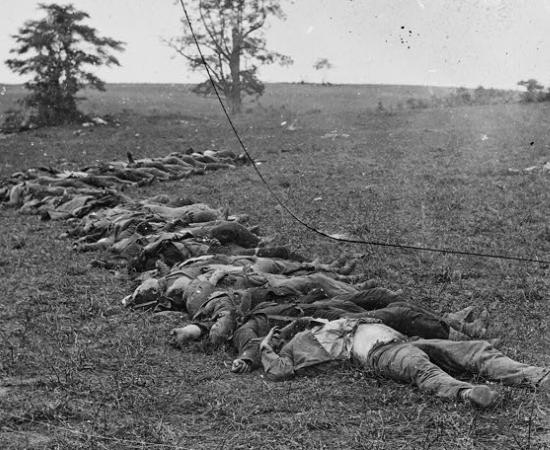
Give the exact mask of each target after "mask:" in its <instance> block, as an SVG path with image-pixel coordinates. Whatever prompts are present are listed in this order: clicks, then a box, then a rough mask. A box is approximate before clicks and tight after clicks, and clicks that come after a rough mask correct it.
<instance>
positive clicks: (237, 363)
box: [231, 358, 250, 373]
mask: <svg viewBox="0 0 550 450" xmlns="http://www.w3.org/2000/svg"><path fill="white" fill-rule="evenodd" d="M231 372H234V373H247V372H250V364H249V363H248V361H245V360H244V359H240V358H237V359H235V360H234V361H233V364H232V365H231Z"/></svg>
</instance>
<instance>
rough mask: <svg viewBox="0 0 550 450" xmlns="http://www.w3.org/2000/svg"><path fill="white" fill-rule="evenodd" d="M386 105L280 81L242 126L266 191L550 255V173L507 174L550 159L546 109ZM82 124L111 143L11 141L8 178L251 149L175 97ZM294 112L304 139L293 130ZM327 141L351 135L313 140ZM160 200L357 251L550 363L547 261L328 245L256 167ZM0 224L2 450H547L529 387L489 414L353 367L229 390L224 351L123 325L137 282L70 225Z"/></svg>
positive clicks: (147, 92) (167, 188)
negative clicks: (67, 235)
mask: <svg viewBox="0 0 550 450" xmlns="http://www.w3.org/2000/svg"><path fill="white" fill-rule="evenodd" d="M384 89H385V90H384ZM384 89H381V88H376V89H375V88H369V87H362V88H355V87H333V88H328V87H316V88H314V87H311V86H306V87H300V86H271V87H268V93H267V94H266V98H265V99H263V100H262V105H250V106H249V108H251V109H250V110H249V111H248V112H247V113H245V114H243V116H242V117H240V118H238V119H237V123H238V126H239V129H240V130H241V132H242V134H243V137H244V139H245V141H246V142H247V143H248V145H249V147H250V150H251V152H252V153H253V154H254V156H256V157H257V158H258V159H259V160H261V161H263V164H262V165H261V166H260V168H261V169H263V170H264V173H265V174H266V177H267V179H268V180H269V181H270V183H272V185H273V186H275V187H276V189H277V190H278V192H279V193H280V194H281V195H282V196H283V198H285V200H286V201H287V202H288V204H289V205H290V206H291V207H292V208H294V209H295V210H296V211H297V212H299V213H300V215H302V216H303V217H305V218H306V219H307V220H309V221H311V222H312V223H314V224H316V225H318V226H319V227H321V228H322V229H325V230H327V231H330V232H348V233H355V234H357V235H363V236H365V237H369V238H370V237H375V238H377V239H380V240H385V239H392V240H393V239H399V240H402V241H404V242H409V243H414V244H417V243H418V244H426V245H442V246H443V245H444V246H449V247H451V246H452V247H458V248H460V249H471V250H474V251H499V252H500V251H505V252H510V253H514V254H518V255H523V256H532V255H533V254H539V255H543V256H545V255H548V254H549V253H550V231H549V228H548V220H547V217H548V215H549V212H550V206H549V205H550V174H544V173H542V172H532V173H520V174H510V173H509V172H508V168H509V167H512V168H524V167H528V166H532V165H535V164H542V163H543V162H545V161H546V160H550V136H549V134H548V130H549V129H550V127H549V125H550V124H549V122H550V119H549V117H550V114H549V113H550V110H549V108H548V106H547V105H493V106H483V107H464V108H453V109H434V110H422V111H404V112H400V113H397V114H393V115H387V114H377V113H375V112H374V111H375V108H376V103H377V101H378V98H379V97H380V96H382V95H385V96H386V97H387V98H395V99H398V98H399V97H400V95H403V94H402V91H399V90H395V89H394V90H392V89H393V88H389V87H386V88H384ZM401 89H405V88H401ZM358 90H361V95H360V96H357V94H356V93H357V91H358ZM354 93H355V94H354ZM8 95H9V92H8ZM14 95H16V93H14ZM353 95H355V97H353ZM405 95H406V96H413V95H415V94H414V93H413V94H409V93H407V94H405ZM419 95H420V94H419ZM356 97H360V98H362V99H363V100H362V101H355V100H354V101H352V100H351V99H352V98H356ZM386 97H384V98H386ZM123 99H125V100H124V101H125V103H124V102H123ZM2 107H4V104H3V105H2ZM85 107H86V108H87V109H88V110H91V111H94V112H97V113H99V114H103V113H110V114H114V115H115V116H117V117H118V120H119V121H120V126H119V127H97V128H94V129H92V130H90V129H83V133H82V134H78V135H77V134H74V131H76V130H77V129H78V127H65V128H52V129H43V130H36V131H32V132H28V133H22V134H20V135H17V136H9V137H5V138H3V139H1V140H0V155H1V157H0V174H1V175H7V174H9V173H11V172H13V171H15V170H17V169H21V168H25V167H28V166H32V165H37V164H54V165H57V164H62V163H66V164H67V165H69V166H71V165H81V164H83V163H86V162H90V161H94V160H95V159H112V158H124V157H125V153H126V151H132V152H133V153H134V154H135V155H163V154H166V153H168V152H170V151H171V150H173V149H181V148H186V147H187V146H193V147H196V148H200V149H204V148H208V147H210V146H212V147H213V148H217V149H219V148H231V149H234V150H238V148H237V146H236V144H235V140H234V139H233V137H232V136H231V134H230V132H229V129H228V127H227V125H226V124H225V123H224V122H223V121H222V120H221V116H220V115H219V112H218V111H217V109H216V106H215V104H214V103H213V101H210V100H202V99H200V98H196V97H193V96H191V95H190V94H188V93H187V91H186V89H185V88H183V87H181V86H178V87H174V88H170V87H159V86H153V87H140V88H136V87H132V86H117V87H115V88H114V89H113V90H112V91H109V92H108V93H107V94H106V96H105V97H102V98H100V97H98V96H96V95H93V96H90V100H89V101H88V102H87V103H86V104H85ZM125 108H126V109H127V111H126V112H124V109H125ZM289 117H290V118H292V120H294V119H296V118H297V122H296V123H297V126H298V127H300V128H299V129H298V130H296V131H293V132H290V131H286V130H285V129H284V128H282V127H281V126H280V122H281V121H282V120H288V118H289ZM333 130H338V132H339V133H346V134H349V137H348V138H335V139H322V138H321V136H323V135H324V134H325V133H327V132H329V131H333ZM531 142H533V143H534V144H533V145H531ZM159 192H169V193H173V194H177V195H186V196H190V197H192V198H195V199H197V200H201V201H205V202H208V203H211V204H212V205H215V206H229V207H230V209H231V210H232V211H235V212H237V211H238V212H243V213H248V214H250V215H251V216H252V218H253V220H254V221H255V222H257V223H259V224H260V225H261V227H262V230H263V232H264V234H271V235H274V236H275V237H276V239H277V240H278V241H279V242H288V243H290V244H291V245H292V246H293V247H295V248H296V249H297V250H299V251H301V252H303V253H306V254H308V255H310V256H314V255H319V256H321V257H322V258H323V259H325V260H330V259H332V258H334V257H337V256H340V255H342V254H352V253H354V254H355V253H359V254H361V255H363V259H362V264H361V265H360V268H359V270H360V271H361V272H363V273H364V274H365V276H366V277H369V278H377V279H379V280H380V282H381V283H382V284H383V285H385V286H388V287H391V288H403V289H404V290H405V291H406V292H408V293H410V294H411V295H412V296H413V297H415V298H417V299H418V301H421V302H423V303H424V304H427V305H430V306H432V307H434V308H435V309H439V310H442V311H449V310H455V309H458V308H461V307H464V306H466V305H469V304H479V305H481V306H484V307H487V308H488V309H489V311H490V313H491V315H492V317H493V318H494V324H493V327H492V329H491V332H492V333H493V334H495V335H498V336H500V337H502V339H503V342H502V349H503V350H504V351H505V352H506V353H508V354H510V355H511V356H513V357H515V358H518V359H520V360H524V361H528V362H532V363H539V364H545V365H550V354H549V352H548V348H549V343H550V332H549V328H548V327H549V325H548V319H547V318H548V316H549V313H550V304H549V301H548V298H549V285H550V283H549V281H548V267H547V266H533V265H526V264H518V263H508V262H501V261H494V260H480V259H470V258H461V257H451V256H441V255H431V254H417V253H402V252H397V251H393V250H384V249H380V248H364V247H356V246H350V245H344V246H342V245H336V244H334V243H330V242H326V241H324V240H322V239H319V238H317V237H316V236H314V235H311V234H310V233H309V232H307V231H304V230H303V229H302V228H300V227H299V226H298V225H297V224H296V223H294V222H293V221H292V220H291V219H290V218H289V217H287V216H285V215H284V214H282V213H281V212H280V211H279V210H278V209H277V207H276V205H275V203H274V202H273V201H272V199H270V198H269V196H268V194H267V193H266V191H265V189H264V188H263V187H262V186H261V184H260V183H259V181H258V180H257V178H256V176H255V175H254V174H253V173H252V171H251V170H250V168H239V169H237V170H235V171H225V172H216V173H210V174H207V175H206V176H204V177H200V178H195V179H192V180H185V181H182V182H178V183H165V184H157V185H154V186H151V187H148V188H146V189H143V190H139V191H138V192H137V193H139V195H149V194H151V195H153V194H156V193H159ZM319 197H320V198H321V200H315V199H318V198H319ZM0 224H1V229H2V231H3V233H2V234H1V235H0V277H1V278H0V279H1V282H0V290H1V291H0V292H2V294H1V295H0V323H1V326H0V337H1V339H2V345H1V346H0V447H1V448H6V449H16V448H17V449H19V448H67V449H69V448H70V449H73V448H90V449H92V448H94V449H96V448H98V449H99V448H113V449H114V448H116V449H133V448H143V449H145V448H185V449H188V448H193V449H194V448H260V447H262V448H267V449H271V448H273V449H275V448H281V449H283V448H285V449H286V448H365V449H411V448H412V449H417V448H418V449H428V448H430V449H473V448H476V449H493V448H518V449H519V448H523V449H527V448H531V449H538V448H550V443H549V442H550V424H549V414H550V409H549V403H548V400H549V399H548V396H543V395H541V394H534V393H532V392H530V391H528V390H525V389H512V388H504V387H497V389H498V390H499V391H500V392H501V393H502V396H501V400H500V402H499V404H498V405H497V407H495V408H493V409H491V410H489V411H484V412H478V411H475V410H473V409H471V408H469V407H467V406H465V405H460V404H454V403H449V402H443V401H440V400H438V399H435V398H432V397H430V396H428V395H425V394H421V393H419V392H418V391H417V390H415V389H413V388H411V387H409V386H403V385H399V384H396V383H394V382H390V381H386V380H381V379H378V378H376V377H373V376H372V374H368V373H363V372H360V371H358V370H357V369H355V368H353V367H350V366H347V365H344V366H342V367H341V368H340V369H339V370H338V371H337V372H336V373H329V374H322V375H320V376H317V377H311V378H301V379H296V380H294V381H292V382H285V383H271V382H266V381H264V379H263V378H262V377H261V374H260V373H253V374H250V375H244V376H238V375H233V374H231V373H230V372H229V370H228V366H227V364H228V363H229V362H230V361H231V356H232V355H230V354H227V353H224V352H216V353H209V354H204V352H203V351H202V349H201V348H200V346H196V347H192V348H190V349H189V351H187V352H180V351H176V350H174V349H172V348H170V347H168V346H167V345H166V337H167V332H168V330H169V329H170V328H171V327H172V326H174V325H175V324H178V323H181V320H182V319H181V316H179V315H178V314H174V315H169V316H153V315H150V314H147V313H145V314H144V313H134V312H129V311H127V310H124V309H123V308H122V307H121V306H120V303H119V300H120V299H121V298H122V297H123V296H124V295H125V294H126V293H127V292H128V291H129V289H130V288H131V281H130V280H127V279H126V278H125V277H124V274H118V273H111V272H107V271H103V270H99V269H89V268H87V262H88V261H89V259H90V257H91V256H92V255H90V254H84V255H81V254H75V253H73V252H72V251H71V249H70V243H69V242H67V241H65V240H59V239H57V236H58V235H59V234H60V233H61V232H62V231H63V230H64V226H63V224H60V223H48V222H40V221H39V219H38V218H37V217H28V216H19V215H18V214H17V213H16V212H15V211H12V210H2V211H0ZM547 258H548V256H547ZM545 446H546V447H545Z"/></svg>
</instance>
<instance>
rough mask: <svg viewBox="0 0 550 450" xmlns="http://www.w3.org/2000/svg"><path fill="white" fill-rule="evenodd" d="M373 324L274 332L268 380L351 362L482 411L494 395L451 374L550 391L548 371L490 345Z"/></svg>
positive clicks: (265, 351)
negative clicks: (411, 336)
mask: <svg viewBox="0 0 550 450" xmlns="http://www.w3.org/2000/svg"><path fill="white" fill-rule="evenodd" d="M375 321H376V319H369V318H365V319H360V318H359V319H358V318H344V319H338V320H334V321H325V322H324V323H320V320H319V319H313V320H310V321H308V322H307V323H305V324H303V323H298V322H295V323H292V324H290V325H289V326H287V327H285V328H283V329H282V330H281V331H280V332H279V331H278V329H277V328H272V329H271V330H270V332H269V333H268V335H267V336H266V337H265V338H264V339H263V341H262V343H261V344H260V349H261V361H262V366H263V368H264V370H265V373H266V377H267V378H269V379H272V380H285V379H289V378H292V377H294V376H295V375H297V374H299V373H300V372H301V371H303V370H306V369H308V368H309V367H313V366H322V365H324V364H327V363H330V362H333V361H343V360H350V359H351V360H353V361H355V362H356V363H358V364H360V365H361V366H363V367H365V368H367V369H369V370H371V371H373V372H374V373H377V374H379V375H382V376H385V377H387V378H390V379H393V380H396V381H400V382H406V383H412V384H414V385H415V386H417V387H418V388H419V389H420V390H421V391H424V392H427V393H430V394H433V395H436V396H438V397H442V398H446V399H451V400H458V401H466V402H470V403H472V404H473V405H475V406H478V407H482V408H485V407H489V406H491V405H493V404H494V403H495V401H496V399H497V397H498V395H497V393H496V391H494V390H492V389H490V388H489V387H488V386H486V385H475V384H472V383H470V382H468V381H460V380H458V379H456V378H454V377H453V376H452V375H451V374H460V375H468V376H473V375H479V376H482V377H484V378H487V379H490V380H494V381H498V382H501V383H503V384H505V385H511V386H525V385H527V386H531V387H534V388H538V389H539V390H543V391H550V368H548V367H537V366H531V365H528V364H524V363H520V362H518V361H514V360H513V359H511V358H508V357H507V356H505V355H504V354H503V353H502V352H500V351H499V350H497V349H496V348H494V347H493V346H492V345H491V344H490V343H488V342H486V341H479V340H478V341H452V340H445V339H409V338H408V337H407V336H405V335H404V334H402V333H400V332H398V331H397V330H395V329H393V328H390V327H388V326H387V325H384V324H382V323H375ZM304 328H306V329H305V330H304ZM302 330H303V331H302ZM279 348H280V350H278V351H277V349H279Z"/></svg>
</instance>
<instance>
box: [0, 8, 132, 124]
mask: <svg viewBox="0 0 550 450" xmlns="http://www.w3.org/2000/svg"><path fill="white" fill-rule="evenodd" d="M39 9H41V10H43V11H44V12H45V13H46V16H45V17H44V18H42V19H39V20H30V21H27V22H25V24H24V25H23V26H22V27H21V28H20V29H19V34H17V35H15V36H13V38H14V39H15V41H16V43H17V46H16V47H15V48H14V49H12V50H11V53H14V54H16V55H17V56H18V57H17V58H12V59H8V60H7V61H6V62H5V63H6V65H7V66H8V67H9V68H10V69H11V70H12V71H14V72H16V73H18V74H19V75H28V74H34V77H33V79H32V80H31V81H28V82H26V83H25V87H26V88H27V89H28V90H29V91H30V93H29V94H28V95H27V96H26V97H25V98H24V104H25V105H26V106H27V107H30V108H32V109H34V110H35V111H36V114H37V116H36V117H35V120H36V121H37V122H38V124H39V125H56V124H60V123H67V122H71V121H75V120H78V119H79V118H80V117H81V114H80V113H79V111H78V109H77V106H76V102H77V100H80V98H77V96H76V94H77V92H78V91H79V90H81V89H82V88H83V87H86V86H89V87H92V88H95V89H98V90H100V91H103V90H105V83H104V82H103V81H102V80H100V79H99V78H98V77H97V76H95V75H94V74H93V73H91V72H89V67H93V66H101V65H107V66H110V65H117V66H118V65H120V64H119V62H118V60H117V59H116V58H115V57H114V56H112V55H111V54H110V53H109V50H118V51H120V50H122V49H123V43H122V42H120V41H116V40H114V39H111V38H107V37H100V36H98V34H97V31H96V30H95V29H94V28H91V27H89V26H88V25H85V24H83V23H81V22H82V21H83V20H84V19H87V18H89V15H88V14H87V13H85V12H83V11H79V10H77V9H75V8H74V7H73V6H72V5H66V6H60V5H57V4H49V5H45V4H40V5H39Z"/></svg>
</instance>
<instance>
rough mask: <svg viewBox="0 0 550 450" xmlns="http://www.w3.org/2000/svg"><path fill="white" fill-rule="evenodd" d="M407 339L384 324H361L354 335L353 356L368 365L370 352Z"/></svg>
mask: <svg viewBox="0 0 550 450" xmlns="http://www.w3.org/2000/svg"><path fill="white" fill-rule="evenodd" d="M405 339H407V338H406V336H404V335H403V334H401V333H399V332H398V331H396V330H394V329H393V328H390V327H388V326H386V325H384V324H381V323H365V324H360V325H359V326H358V327H357V329H356V330H355V333H354V335H353V342H352V355H353V357H354V358H355V359H356V360H357V361H358V362H360V363H361V364H363V365H368V363H369V355H370V352H371V351H372V350H373V349H374V348H376V347H378V346H380V345H384V344H388V343H390V342H394V341H402V340H405Z"/></svg>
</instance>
